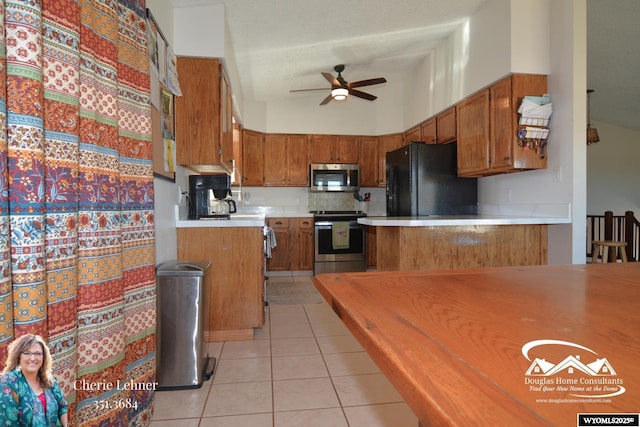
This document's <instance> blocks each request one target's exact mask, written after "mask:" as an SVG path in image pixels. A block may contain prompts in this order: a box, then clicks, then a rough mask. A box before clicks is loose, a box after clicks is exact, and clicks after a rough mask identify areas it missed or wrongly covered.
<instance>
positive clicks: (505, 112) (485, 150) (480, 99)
mask: <svg viewBox="0 0 640 427" xmlns="http://www.w3.org/2000/svg"><path fill="white" fill-rule="evenodd" d="M545 93H547V76H545V75H534V74H514V75H511V76H509V77H507V78H505V79H503V80H500V81H499V82H497V83H495V84H493V85H491V86H490V87H488V88H486V89H483V90H482V91H480V92H478V93H476V94H474V95H472V96H471V97H469V98H467V99H465V100H463V101H461V102H460V103H459V104H458V105H457V114H458V117H457V141H458V146H457V149H458V175H459V176H469V177H474V176H476V177H480V176H488V175H494V174H499V173H507V172H516V171H520V170H529V169H544V168H546V166H547V159H546V156H545V155H544V154H543V152H542V151H541V150H533V149H527V148H526V147H520V146H519V145H518V138H517V130H518V106H519V104H520V102H521V100H522V98H523V97H524V96H527V95H536V96H537V95H542V94H545Z"/></svg>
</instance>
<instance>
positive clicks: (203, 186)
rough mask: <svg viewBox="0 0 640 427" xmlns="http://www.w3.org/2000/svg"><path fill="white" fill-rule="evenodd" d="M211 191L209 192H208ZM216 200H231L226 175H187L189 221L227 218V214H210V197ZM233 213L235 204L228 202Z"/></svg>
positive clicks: (229, 181) (229, 179) (231, 201)
mask: <svg viewBox="0 0 640 427" xmlns="http://www.w3.org/2000/svg"><path fill="white" fill-rule="evenodd" d="M209 190H211V192H210V191H209ZM211 194H213V196H214V197H215V199H216V200H225V199H230V198H231V177H230V176H229V175H227V174H216V175H189V219H200V218H221V219H225V218H229V215H228V214H219V213H215V212H211V203H210V202H211V200H210V196H211ZM229 203H230V205H231V204H232V206H233V208H234V209H232V210H230V212H235V202H234V201H233V200H229Z"/></svg>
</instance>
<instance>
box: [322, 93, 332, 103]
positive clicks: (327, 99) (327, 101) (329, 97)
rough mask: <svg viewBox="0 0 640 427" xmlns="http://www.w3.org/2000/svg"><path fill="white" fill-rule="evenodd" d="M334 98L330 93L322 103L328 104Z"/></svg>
mask: <svg viewBox="0 0 640 427" xmlns="http://www.w3.org/2000/svg"><path fill="white" fill-rule="evenodd" d="M332 99H333V96H331V94H329V95H327V97H326V98H325V99H323V100H322V102H321V103H320V105H324V104H328V103H329V102H331V100H332Z"/></svg>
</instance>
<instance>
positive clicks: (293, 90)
mask: <svg viewBox="0 0 640 427" xmlns="http://www.w3.org/2000/svg"><path fill="white" fill-rule="evenodd" d="M312 90H331V88H330V87H322V88H316V89H291V90H290V91H289V92H310V91H312Z"/></svg>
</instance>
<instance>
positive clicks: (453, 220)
mask: <svg viewBox="0 0 640 427" xmlns="http://www.w3.org/2000/svg"><path fill="white" fill-rule="evenodd" d="M358 223H360V224H364V225H372V226H375V227H446V226H459V225H534V224H569V223H571V218H568V217H551V216H521V215H493V214H479V215H428V216H367V217H366V218H359V219H358Z"/></svg>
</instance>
